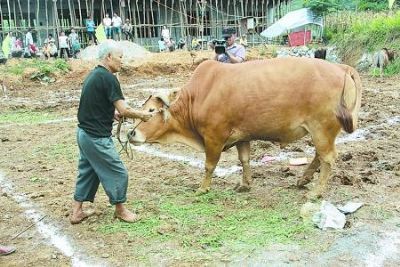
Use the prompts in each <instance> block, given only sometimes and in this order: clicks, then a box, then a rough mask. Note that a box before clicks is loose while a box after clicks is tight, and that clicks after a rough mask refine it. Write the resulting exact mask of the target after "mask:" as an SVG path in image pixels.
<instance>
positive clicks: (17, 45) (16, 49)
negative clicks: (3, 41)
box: [11, 38, 23, 57]
mask: <svg viewBox="0 0 400 267" xmlns="http://www.w3.org/2000/svg"><path fill="white" fill-rule="evenodd" d="M22 55H23V47H22V40H21V38H16V39H15V41H14V40H13V42H12V44H11V57H22Z"/></svg>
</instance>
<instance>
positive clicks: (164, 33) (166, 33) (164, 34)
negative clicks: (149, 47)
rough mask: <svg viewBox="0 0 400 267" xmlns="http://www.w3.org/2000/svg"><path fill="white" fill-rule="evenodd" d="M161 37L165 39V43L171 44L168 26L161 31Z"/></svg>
mask: <svg viewBox="0 0 400 267" xmlns="http://www.w3.org/2000/svg"><path fill="white" fill-rule="evenodd" d="M161 37H162V38H163V39H164V42H165V43H168V42H169V38H170V37H171V36H170V34H169V30H168V29H167V26H165V25H164V26H163V28H162V30H161Z"/></svg>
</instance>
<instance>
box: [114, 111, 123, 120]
mask: <svg viewBox="0 0 400 267" xmlns="http://www.w3.org/2000/svg"><path fill="white" fill-rule="evenodd" d="M120 119H122V116H121V114H120V113H119V112H118V110H115V111H114V120H116V121H119V120H120Z"/></svg>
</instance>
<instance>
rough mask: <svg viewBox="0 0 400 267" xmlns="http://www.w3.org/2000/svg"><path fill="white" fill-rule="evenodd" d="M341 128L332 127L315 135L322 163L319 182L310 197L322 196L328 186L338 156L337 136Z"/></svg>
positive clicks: (315, 142)
mask: <svg viewBox="0 0 400 267" xmlns="http://www.w3.org/2000/svg"><path fill="white" fill-rule="evenodd" d="M339 130H340V129H337V131H334V130H333V129H331V130H330V131H326V132H323V133H320V134H318V135H317V136H315V137H313V139H314V145H315V149H316V151H317V154H318V155H319V161H320V163H321V172H320V174H319V179H318V183H317V184H316V185H315V187H314V188H313V189H312V190H311V191H310V192H309V193H308V195H307V197H308V198H310V199H313V198H319V197H321V196H322V195H323V194H324V193H325V191H326V189H327V187H328V179H329V177H330V174H331V170H332V167H333V165H334V164H335V160H336V157H337V153H336V146H335V137H336V135H337V134H338V133H339Z"/></svg>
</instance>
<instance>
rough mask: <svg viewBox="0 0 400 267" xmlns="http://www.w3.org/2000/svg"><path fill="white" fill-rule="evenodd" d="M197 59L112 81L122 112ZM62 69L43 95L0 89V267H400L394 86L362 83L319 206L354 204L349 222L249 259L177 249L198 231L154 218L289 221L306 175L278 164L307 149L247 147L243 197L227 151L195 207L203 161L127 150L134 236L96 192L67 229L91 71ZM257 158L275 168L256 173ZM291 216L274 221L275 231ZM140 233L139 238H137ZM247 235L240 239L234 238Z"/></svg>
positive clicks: (25, 82) (228, 252)
mask: <svg viewBox="0 0 400 267" xmlns="http://www.w3.org/2000/svg"><path fill="white" fill-rule="evenodd" d="M206 56H207V55H206V54H197V55H196V56H195V57H194V58H193V57H192V56H191V55H190V54H189V53H188V52H185V53H183V52H177V53H168V54H160V55H156V56H153V57H151V58H149V59H147V60H146V61H141V62H134V63H130V64H127V66H125V67H124V71H122V72H121V74H120V80H121V83H122V87H123V91H124V94H125V96H126V98H127V99H128V102H129V103H130V104H131V105H132V106H136V107H138V106H140V105H141V104H142V103H143V101H144V100H145V99H146V98H147V97H148V96H149V95H150V94H151V93H152V92H154V91H157V90H162V89H171V88H176V87H179V86H181V85H182V84H184V82H185V81H186V80H187V79H188V78H189V76H190V73H191V72H192V71H193V69H194V68H195V66H196V64H197V63H198V62H199V61H201V60H202V59H203V58H205V57H206ZM257 57H258V56H257V55H256V53H254V55H252V54H251V58H253V59H254V58H257ZM71 64H72V66H73V67H72V71H71V72H70V73H68V74H66V75H62V76H58V77H57V81H56V82H55V83H54V84H50V85H41V84H39V83H37V82H32V81H30V80H29V79H28V78H27V77H28V76H27V75H22V77H3V78H2V79H3V85H4V86H6V88H7V91H6V96H5V95H2V92H0V96H2V98H1V100H0V103H1V104H0V115H1V117H2V118H1V119H0V141H1V142H0V145H1V151H0V187H1V196H0V200H1V203H2V205H1V208H0V209H1V212H0V221H1V224H0V233H1V235H0V242H1V244H6V245H14V246H16V247H17V252H16V253H14V254H12V255H10V256H7V257H1V258H0V265H1V266H70V265H74V266H82V265H83V266H87V265H100V266H112V265H115V266H137V265H148V266H204V265H207V266H216V265H229V266H243V265H244V266H305V265H310V266H321V265H328V266H349V265H353V266H399V265H400V228H399V227H400V216H399V215H400V214H399V213H400V200H399V197H398V196H399V193H400V179H399V176H400V156H399V155H400V142H399V136H400V133H399V130H400V111H399V110H400V88H399V86H398V84H399V82H400V78H399V77H390V78H387V77H385V78H376V77H370V76H369V75H368V74H365V73H364V74H362V81H363V100H362V109H361V114H360V129H359V130H358V131H357V132H356V133H354V134H353V135H346V134H342V135H341V136H340V138H339V139H338V145H337V149H338V152H339V158H338V160H337V165H336V166H335V168H334V170H333V177H332V179H331V180H330V184H329V192H328V193H327V195H326V196H325V198H324V199H325V200H328V201H330V202H332V203H334V204H343V203H345V202H347V201H357V202H362V203H364V206H363V207H362V208H361V209H360V210H358V211H357V212H356V213H354V214H352V215H348V216H347V224H346V227H345V228H344V229H343V230H337V231H332V230H328V231H322V230H319V229H315V228H314V229H311V230H310V231H309V232H304V233H305V234H302V232H301V234H298V232H296V234H294V235H289V234H288V235H287V237H288V238H289V239H290V240H287V241H288V242H279V240H277V241H276V242H275V241H273V240H272V242H264V243H263V242H260V243H259V245H258V246H255V247H251V249H248V248H249V247H250V245H249V244H248V243H246V241H243V240H242V243H241V244H240V246H239V245H238V243H235V244H236V246H230V245H229V244H228V242H226V243H223V244H219V245H217V246H213V245H210V246H205V245H204V244H209V243H207V242H206V243H196V242H192V241H190V242H187V240H186V239H184V238H183V236H182V235H186V234H187V235H191V234H192V233H196V231H197V228H198V227H200V226H201V227H203V226H204V225H205V224H207V221H201V220H199V221H198V222H197V223H198V225H196V224H194V225H191V224H188V225H189V226H188V227H189V228H190V229H184V228H183V227H180V223H176V222H174V220H173V218H172V217H173V215H172V214H171V212H170V213H169V214H168V213H163V207H164V206H163V205H162V203H165V201H167V200H170V199H173V200H174V201H178V202H179V201H182V202H181V203H182V207H187V206H186V205H187V204H188V202H190V204H193V205H192V206H190V207H191V209H193V212H201V211H199V210H197V208H198V207H199V206H200V205H202V204H203V202H202V201H209V202H210V203H211V204H212V203H213V201H215V202H216V203H217V204H218V205H219V204H221V203H222V202H223V203H224V205H225V206H223V207H225V208H226V209H230V208H232V207H234V208H237V207H241V209H243V210H246V209H247V206H251V205H253V204H254V205H256V206H254V207H257V209H259V210H260V211H263V210H265V211H266V212H267V211H268V212H270V211H273V210H274V209H275V208H276V209H278V207H279V205H281V204H282V203H284V204H285V205H286V206H287V207H290V209H292V211H294V212H295V214H296V216H297V217H299V214H298V213H299V210H300V208H301V206H302V204H304V203H305V202H306V199H305V198H304V194H305V193H306V191H304V190H298V189H297V188H296V187H295V186H294V185H295V183H296V179H297V177H299V175H301V173H302V171H303V170H304V168H305V167H304V166H299V167H293V166H289V165H288V159H289V158H295V157H307V158H308V159H311V158H312V154H310V153H309V151H310V149H311V146H310V138H309V137H306V138H304V139H303V140H301V141H299V142H297V143H294V144H291V145H290V146H288V147H287V148H285V149H283V150H281V149H280V148H279V147H278V146H277V145H275V144H272V143H269V142H253V143H252V154H251V158H252V161H253V166H252V171H253V178H254V185H253V187H252V190H251V191H250V192H249V193H240V194H239V193H235V192H234V191H232V188H233V187H234V185H235V184H236V182H237V181H239V179H240V178H241V172H240V170H238V169H239V168H237V167H235V166H238V165H239V161H238V159H237V153H236V150H235V149H230V150H229V151H227V152H226V153H225V154H223V156H222V158H221V160H220V162H219V165H218V166H219V167H221V169H220V173H219V176H218V175H216V176H215V179H214V181H213V189H212V191H213V193H211V194H210V196H208V197H207V198H200V199H198V198H196V197H195V196H194V194H193V193H194V191H195V190H196V188H197V187H198V185H199V183H200V181H201V179H202V177H203V170H202V168H201V167H199V165H200V164H201V163H202V160H203V159H204V155H203V153H200V152H196V151H194V150H192V149H190V148H188V147H185V146H182V145H169V146H159V145H153V146H143V147H139V148H135V149H134V150H133V151H134V157H133V159H132V160H130V159H129V158H127V156H126V155H125V154H122V158H123V160H124V162H125V163H126V166H127V167H128V170H129V174H130V182H129V189H128V199H129V202H128V205H129V206H130V207H131V208H132V209H134V210H135V211H136V212H138V213H139V214H140V215H141V217H143V218H144V222H143V224H139V226H135V227H137V228H130V227H131V226H128V225H127V224H124V223H121V222H117V221H115V220H114V219H113V218H112V213H113V209H112V207H111V206H110V205H109V204H108V201H107V198H106V196H105V193H104V191H103V190H102V189H100V190H99V192H98V194H97V199H96V202H95V203H94V204H90V205H88V207H89V208H91V209H93V210H95V212H96V213H95V215H94V216H92V217H90V218H89V219H88V220H87V221H85V222H84V223H82V224H80V225H74V226H72V225H70V224H69V221H68V216H69V212H70V204H71V200H72V196H73V190H74V182H75V177H76V174H77V172H76V169H77V157H78V155H77V152H78V150H77V147H76V141H75V131H76V124H77V122H76V119H75V118H76V113H77V107H78V102H79V96H80V89H81V83H82V81H83V78H84V77H85V75H86V74H87V72H88V71H89V70H90V69H91V68H92V67H93V66H94V63H87V62H81V61H73V62H72V63H71ZM265 155H267V156H271V157H275V160H273V161H272V162H268V163H261V159H262V158H263V157H264V156H265ZM221 196H223V198H221ZM238 202H240V203H238ZM160 203H161V204H160ZM207 207H208V206H207ZM237 209H238V210H237V212H239V208H237ZM169 211H170V209H169ZM189 211H190V210H189ZM221 212H223V211H219V213H218V212H217V215H216V216H219V215H218V214H220V213H221ZM154 216H156V217H154ZM290 216H291V215H287V216H286V215H283V216H281V218H283V220H282V224H283V223H284V222H285V221H290V219H291V218H292V217H290ZM150 218H156V219H157V223H159V222H161V226H159V227H157V229H156V231H154V229H148V228H140V226H143V227H147V226H148V225H149V224H150ZM175 219H176V218H175ZM253 219H254V220H255V218H244V220H246V221H251V220H253ZM174 223H176V224H174ZM238 223H239V224H241V222H240V221H238ZM243 223H245V222H243ZM266 223H267V222H266ZM238 227H239V226H238ZM282 227H283V226H282ZM201 229H203V228H201ZM285 229H286V228H285ZM24 230H26V231H25V232H23V231H24ZM141 231H143V236H140V235H138V233H139V232H140V233H142V232H141ZM226 231H227V232H228V231H229V229H226ZM251 231H252V229H245V230H244V232H243V235H244V233H246V234H247V233H248V232H251ZM148 232H152V234H153V235H152V236H151V238H150V237H148ZM18 234H20V235H19V236H17V235H18ZM202 234H204V233H197V235H198V236H199V237H201V236H202ZM204 235H205V234H204ZM16 236H17V237H16ZM256 239H257V238H256ZM259 239H260V240H261V239H262V237H261V236H260V237H259ZM152 240H153V241H152ZM199 244H200V245H199Z"/></svg>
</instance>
